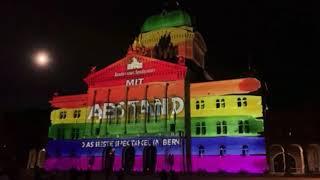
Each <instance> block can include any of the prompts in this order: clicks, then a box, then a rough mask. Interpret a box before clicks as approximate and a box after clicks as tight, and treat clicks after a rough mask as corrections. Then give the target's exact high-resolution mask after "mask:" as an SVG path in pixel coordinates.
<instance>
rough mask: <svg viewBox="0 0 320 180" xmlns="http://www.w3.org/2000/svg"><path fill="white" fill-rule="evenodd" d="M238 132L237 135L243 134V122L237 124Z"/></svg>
mask: <svg viewBox="0 0 320 180" xmlns="http://www.w3.org/2000/svg"><path fill="white" fill-rule="evenodd" d="M238 128H239V129H238V131H239V134H242V133H243V121H242V120H240V121H239V122H238Z"/></svg>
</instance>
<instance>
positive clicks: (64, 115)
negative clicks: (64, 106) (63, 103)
mask: <svg viewBox="0 0 320 180" xmlns="http://www.w3.org/2000/svg"><path fill="white" fill-rule="evenodd" d="M66 117H67V112H66V111H61V112H60V115H59V118H60V119H65V118H66Z"/></svg>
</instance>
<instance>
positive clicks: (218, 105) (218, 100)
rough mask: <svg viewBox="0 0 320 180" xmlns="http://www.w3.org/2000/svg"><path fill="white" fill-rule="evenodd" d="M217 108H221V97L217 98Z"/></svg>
mask: <svg viewBox="0 0 320 180" xmlns="http://www.w3.org/2000/svg"><path fill="white" fill-rule="evenodd" d="M216 108H220V99H217V100H216Z"/></svg>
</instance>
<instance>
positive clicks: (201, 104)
mask: <svg viewBox="0 0 320 180" xmlns="http://www.w3.org/2000/svg"><path fill="white" fill-rule="evenodd" d="M200 102H201V103H200V108H201V109H204V100H201V101H200Z"/></svg>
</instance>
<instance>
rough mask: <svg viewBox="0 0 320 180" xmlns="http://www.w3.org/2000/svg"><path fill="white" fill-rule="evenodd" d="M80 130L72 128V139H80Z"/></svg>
mask: <svg viewBox="0 0 320 180" xmlns="http://www.w3.org/2000/svg"><path fill="white" fill-rule="evenodd" d="M79 136H80V130H79V128H72V129H71V139H79Z"/></svg>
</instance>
